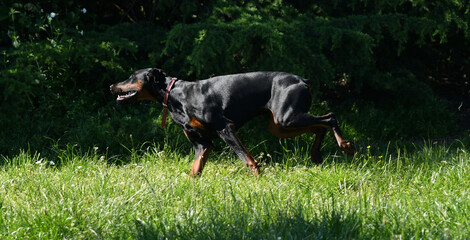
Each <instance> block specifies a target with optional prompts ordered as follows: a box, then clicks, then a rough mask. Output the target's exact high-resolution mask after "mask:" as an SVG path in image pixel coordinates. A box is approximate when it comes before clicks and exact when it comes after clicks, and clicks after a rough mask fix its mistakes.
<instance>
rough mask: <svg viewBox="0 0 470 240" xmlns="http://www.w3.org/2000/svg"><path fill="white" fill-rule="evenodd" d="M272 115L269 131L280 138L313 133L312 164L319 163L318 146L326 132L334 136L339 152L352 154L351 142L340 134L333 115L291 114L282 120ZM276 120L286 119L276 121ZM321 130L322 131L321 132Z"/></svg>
mask: <svg viewBox="0 0 470 240" xmlns="http://www.w3.org/2000/svg"><path fill="white" fill-rule="evenodd" d="M271 112H272V113H273V114H272V116H273V118H272V120H271V121H270V122H269V130H270V131H271V132H272V133H273V134H274V135H276V136H277V137H280V138H288V137H294V136H297V135H300V134H303V133H309V132H313V133H316V135H317V137H316V139H315V142H314V144H313V147H312V150H311V152H310V153H311V156H312V159H313V161H314V162H318V161H321V155H320V151H319V150H320V146H321V142H322V140H323V137H324V135H325V131H326V130H330V131H331V132H332V133H333V135H334V136H335V139H336V142H337V143H338V146H339V147H340V149H341V150H343V151H344V152H346V153H348V154H353V153H354V146H353V144H352V143H351V142H349V141H347V140H345V139H344V138H343V136H342V134H341V130H340V128H339V126H338V122H337V121H336V118H335V115H334V114H333V113H329V114H326V115H323V116H313V115H310V114H308V113H298V114H291V115H290V116H288V117H286V116H285V115H283V118H281V117H276V115H275V113H274V112H273V111H271ZM276 119H286V120H281V121H279V122H278V121H277V120H276ZM321 129H324V130H323V131H321Z"/></svg>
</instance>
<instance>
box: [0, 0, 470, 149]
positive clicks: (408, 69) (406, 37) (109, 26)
mask: <svg viewBox="0 0 470 240" xmlns="http://www.w3.org/2000/svg"><path fill="white" fill-rule="evenodd" d="M469 11H470V7H469V4H468V3H465V2H464V1H452V2H423V1H421V2H409V1H364V0H356V1H348V2H345V1H340V0H335V1H333V2H305V1H296V0H285V1H274V2H269V1H261V0H259V1H232V2H230V3H228V2H226V1H213V2H210V3H209V2H206V1H197V2H193V1H187V0H181V1H170V2H168V1H134V2H126V1H123V2H120V1H117V2H113V4H111V3H109V2H106V1H82V2H81V3H80V4H76V3H74V2H73V1H66V2H64V1H39V2H35V3H25V4H23V3H15V1H7V2H6V3H5V4H4V5H2V6H0V23H1V24H0V34H2V35H3V36H8V38H0V51H1V53H2V54H1V60H0V61H2V62H1V63H0V93H1V94H2V98H1V102H0V111H1V112H2V115H0V122H1V124H2V126H5V129H9V130H8V131H2V132H1V133H0V153H2V154H9V153H12V152H16V151H18V149H20V148H31V150H41V151H43V150H44V149H48V147H50V146H51V142H57V141H59V142H63V143H64V144H79V145H81V146H83V147H84V148H87V147H91V146H99V148H100V149H106V148H108V151H110V153H122V152H125V151H127V150H126V149H125V148H128V144H131V142H130V137H129V135H130V134H132V135H133V140H132V141H133V142H132V144H143V143H144V142H152V141H155V142H161V139H162V137H163V136H164V134H163V133H162V132H161V131H160V130H159V128H158V126H157V122H156V120H155V119H156V118H157V117H158V114H159V111H160V107H158V106H157V107H154V106H147V105H145V104H141V105H138V106H137V107H136V108H131V107H119V108H114V100H113V99H112V97H111V96H110V94H109V92H108V86H109V85H110V84H111V83H114V82H117V81H119V80H123V79H125V78H126V77H127V76H128V75H129V74H130V73H131V72H132V71H134V70H136V69H139V68H143V67H149V66H155V65H157V66H160V67H162V68H163V69H165V70H166V71H167V72H168V73H169V74H170V75H173V76H177V77H179V78H185V79H187V80H195V79H202V78H208V77H211V76H213V75H221V74H228V73H236V72H247V71H258V70H274V71H286V72H292V73H295V74H298V75H300V76H303V77H306V78H309V79H311V80H312V81H313V82H314V83H315V88H314V89H315V90H314V91H315V92H314V95H315V100H314V101H315V103H317V102H324V101H325V100H326V101H328V102H330V103H332V104H330V105H329V106H330V108H328V109H325V108H324V107H320V108H318V109H316V107H318V105H317V104H314V109H312V111H313V112H315V113H316V112H319V109H321V110H324V111H327V110H334V111H336V112H337V113H338V114H337V115H338V116H344V120H346V121H347V122H346V123H345V126H346V132H350V133H354V135H355V136H356V137H357V138H358V139H359V140H360V139H365V138H376V139H384V140H390V139H396V138H417V137H436V136H442V135H445V134H449V132H451V131H453V130H454V129H455V122H456V121H455V119H454V117H453V115H452V113H451V112H449V110H448V104H447V103H446V101H445V100H443V99H440V98H438V97H437V95H436V94H435V92H436V89H437V87H436V86H439V84H440V82H442V81H443V79H445V81H446V82H450V83H451V84H455V85H462V86H466V85H465V82H468V75H467V74H465V73H468V72H469V71H470V69H469V66H470V57H469V56H470V52H469V51H470V50H469V49H470V46H469V42H470V41H468V40H469V39H470V31H469V26H468V22H469V20H470V19H469V14H467V13H468V12H469ZM149 114H150V115H149ZM340 120H341V117H340ZM134 123H138V125H139V129H136V128H135V127H134V125H133V124H134ZM140 126H142V127H140ZM165 131H167V130H165ZM172 134H173V133H172ZM122 145H124V146H126V147H124V148H123V147H122Z"/></svg>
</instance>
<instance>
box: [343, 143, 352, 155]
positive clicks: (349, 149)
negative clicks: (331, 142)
mask: <svg viewBox="0 0 470 240" xmlns="http://www.w3.org/2000/svg"><path fill="white" fill-rule="evenodd" d="M340 148H341V150H343V151H344V152H345V153H347V154H349V155H353V154H354V144H353V143H352V142H349V141H343V142H341V146H340Z"/></svg>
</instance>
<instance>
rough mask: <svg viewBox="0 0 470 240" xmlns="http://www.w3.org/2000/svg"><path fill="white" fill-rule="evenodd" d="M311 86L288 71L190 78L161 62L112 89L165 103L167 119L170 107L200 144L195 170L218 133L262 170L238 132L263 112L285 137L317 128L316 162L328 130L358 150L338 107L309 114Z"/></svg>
mask: <svg viewBox="0 0 470 240" xmlns="http://www.w3.org/2000/svg"><path fill="white" fill-rule="evenodd" d="M310 88H311V82H310V81H309V80H307V79H304V78H301V77H299V76H296V75H293V74H289V73H283V72H252V73H243V74H234V75H226V76H218V77H213V78H210V79H206V80H200V81H195V82H189V81H183V80H177V79H176V78H172V77H168V76H167V75H166V74H165V73H164V72H162V71H161V70H160V69H157V68H147V69H141V70H138V71H136V72H134V73H133V74H132V75H131V76H130V77H129V79H127V80H125V81H123V82H120V83H117V84H114V85H111V86H110V90H111V93H113V94H114V95H118V96H117V102H118V103H131V102H135V101H139V100H152V101H156V102H160V103H162V104H163V106H164V112H163V121H162V125H164V121H165V118H166V109H167V108H168V110H169V111H170V114H171V118H172V119H173V121H174V122H176V123H177V124H179V125H180V126H181V127H182V128H183V131H184V133H185V135H186V137H187V138H188V140H189V141H190V142H191V143H192V144H193V145H194V150H195V158H194V163H193V166H192V169H191V173H190V176H195V175H197V174H199V173H201V171H202V169H203V168H204V165H205V163H206V160H207V158H208V157H209V153H210V152H211V151H212V149H213V145H212V139H213V138H215V137H220V138H221V139H222V140H223V141H224V142H225V143H227V144H228V145H229V146H230V147H231V148H232V149H233V151H234V152H235V153H236V154H237V155H238V156H239V157H240V158H241V160H242V161H243V162H244V163H245V164H246V165H247V166H248V167H249V168H250V170H251V172H252V173H253V174H255V175H259V173H260V172H259V167H260V165H259V163H258V162H257V161H256V160H255V159H254V158H253V156H252V155H251V154H250V152H249V151H248V150H247V148H246V147H245V146H244V145H243V144H242V142H241V141H240V139H239V138H238V136H237V134H236V130H237V129H238V128H240V127H241V126H242V125H243V124H244V123H245V122H246V121H248V120H250V119H251V118H253V117H254V116H256V115H259V114H266V115H268V116H269V124H268V127H269V130H270V131H271V132H272V133H273V134H274V135H275V136H277V137H279V138H290V137H294V136H297V135H300V134H303V133H314V134H315V135H316V137H315V141H314V143H313V146H312V148H311V150H310V155H311V158H312V161H313V162H315V163H321V162H322V156H321V153H320V146H321V142H322V140H323V138H324V136H325V133H326V131H327V130H330V131H331V132H332V133H333V135H334V136H335V138H336V141H337V143H338V146H339V147H340V149H341V150H343V151H344V152H346V153H348V154H353V153H354V146H353V144H352V143H351V142H349V141H346V140H344V139H343V137H342V135H341V131H340V128H339V126H338V123H337V121H336V118H335V115H334V114H333V113H329V114H326V115H324V116H313V115H310V114H308V110H309V108H310V105H311V101H312V94H311V89H310Z"/></svg>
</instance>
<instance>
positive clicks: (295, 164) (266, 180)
mask: <svg viewBox="0 0 470 240" xmlns="http://www.w3.org/2000/svg"><path fill="white" fill-rule="evenodd" d="M391 145H393V144H391ZM405 149H406V148H404V147H394V148H392V147H390V145H389V147H388V148H384V147H382V148H380V149H378V148H376V147H375V146H371V147H370V148H369V147H368V146H364V147H362V148H360V149H359V153H358V154H357V155H356V156H355V157H354V158H349V159H347V158H345V157H344V156H342V155H340V154H339V153H337V154H335V153H332V154H330V155H327V154H325V157H326V161H325V163H324V164H323V165H321V166H316V165H312V164H310V163H308V160H307V159H305V156H299V154H296V153H295V152H296V151H291V152H289V151H287V152H286V153H284V155H282V157H276V158H278V159H270V158H273V157H272V156H271V155H270V154H268V153H261V154H257V158H259V159H260V161H261V162H262V163H263V169H262V176H261V177H254V176H252V175H251V174H250V173H249V170H248V169H247V168H246V167H245V166H243V164H242V162H241V161H239V160H238V159H237V158H235V157H234V154H232V153H230V152H229V151H225V150H223V151H219V152H215V153H214V154H213V156H212V158H210V159H209V162H208V164H207V166H206V168H205V169H204V172H203V174H202V175H201V176H200V177H198V178H195V179H191V178H189V176H188V173H189V169H190V167H191V164H192V163H191V160H192V156H191V155H187V154H179V153H178V152H176V151H169V150H165V149H163V150H162V149H161V148H158V147H149V148H146V149H142V150H139V151H134V150H132V153H131V159H130V160H129V161H126V162H123V163H114V164H110V162H119V160H118V159H117V157H113V158H116V159H114V161H110V158H111V157H109V156H106V155H105V154H103V155H101V154H99V153H98V152H99V151H96V152H93V151H91V152H87V153H83V152H80V151H78V150H75V149H74V148H73V147H68V148H66V149H64V150H62V152H61V153H60V154H58V157H57V158H56V159H45V158H42V157H41V156H40V155H38V154H30V153H28V152H23V153H21V154H19V155H17V156H15V157H8V158H7V157H3V159H2V162H3V165H2V166H1V167H0V238H1V239H165V238H168V239H415V238H416V239H466V238H468V237H469V236H470V227H469V225H470V221H469V220H470V188H469V186H470V176H469V173H470V153H469V151H468V147H467V146H465V144H463V143H461V142H458V141H457V142H454V143H452V144H449V143H448V144H433V143H431V142H429V143H427V142H426V143H422V144H417V145H414V146H413V147H411V148H408V149H407V150H405ZM186 152H187V151H186Z"/></svg>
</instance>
